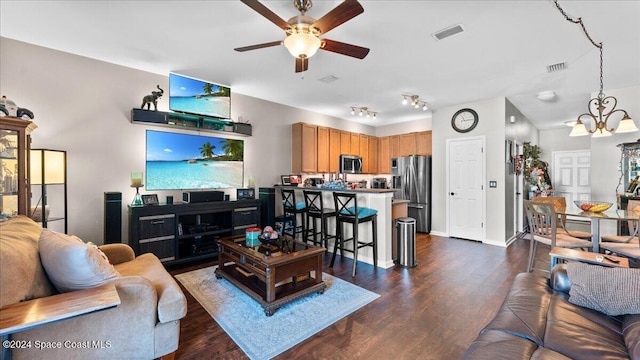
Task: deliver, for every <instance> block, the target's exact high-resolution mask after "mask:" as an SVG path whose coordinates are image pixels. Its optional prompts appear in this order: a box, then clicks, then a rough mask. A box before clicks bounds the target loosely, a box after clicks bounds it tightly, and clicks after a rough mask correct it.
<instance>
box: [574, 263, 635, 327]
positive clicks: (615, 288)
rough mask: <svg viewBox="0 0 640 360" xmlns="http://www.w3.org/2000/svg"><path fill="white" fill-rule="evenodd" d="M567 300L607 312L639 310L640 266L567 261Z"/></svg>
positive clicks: (611, 313) (622, 312) (619, 313)
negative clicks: (628, 266) (608, 265)
mask: <svg viewBox="0 0 640 360" xmlns="http://www.w3.org/2000/svg"><path fill="white" fill-rule="evenodd" d="M567 275H568V276H569V280H570V281H571V290H569V302H570V303H572V304H575V305H578V306H582V307H587V308H590V309H594V310H597V311H600V312H602V313H605V314H607V315H612V316H615V315H625V314H640V269H632V268H609V267H604V266H598V265H589V264H583V263H569V264H567Z"/></svg>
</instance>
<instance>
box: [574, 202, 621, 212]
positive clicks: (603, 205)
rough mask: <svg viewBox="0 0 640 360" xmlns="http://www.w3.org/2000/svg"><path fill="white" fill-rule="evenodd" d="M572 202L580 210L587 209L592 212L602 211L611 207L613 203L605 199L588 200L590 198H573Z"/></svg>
mask: <svg viewBox="0 0 640 360" xmlns="http://www.w3.org/2000/svg"><path fill="white" fill-rule="evenodd" d="M573 203H574V204H576V206H577V207H579V208H580V210H582V211H589V212H594V213H599V212H603V211H605V210H607V209H609V208H610V207H611V205H613V203H610V202H606V201H590V200H574V201H573Z"/></svg>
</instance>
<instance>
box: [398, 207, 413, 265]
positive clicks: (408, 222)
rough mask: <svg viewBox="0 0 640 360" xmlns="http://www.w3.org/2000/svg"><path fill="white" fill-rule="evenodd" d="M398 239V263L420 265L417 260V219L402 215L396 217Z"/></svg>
mask: <svg viewBox="0 0 640 360" xmlns="http://www.w3.org/2000/svg"><path fill="white" fill-rule="evenodd" d="M395 226H396V234H397V236H396V239H397V240H398V242H397V246H398V250H397V251H396V256H397V260H396V263H397V264H398V265H400V266H404V267H414V266H416V265H418V262H417V261H416V219H414V218H410V217H402V218H398V219H396V224H395Z"/></svg>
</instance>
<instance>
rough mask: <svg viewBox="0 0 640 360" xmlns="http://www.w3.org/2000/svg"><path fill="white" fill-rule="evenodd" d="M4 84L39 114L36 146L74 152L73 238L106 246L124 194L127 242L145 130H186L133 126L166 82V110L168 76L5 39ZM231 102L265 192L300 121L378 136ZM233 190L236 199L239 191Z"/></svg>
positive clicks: (164, 105)
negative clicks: (107, 206) (108, 204)
mask: <svg viewBox="0 0 640 360" xmlns="http://www.w3.org/2000/svg"><path fill="white" fill-rule="evenodd" d="M0 79H1V81H0V94H2V95H6V96H7V97H8V98H10V99H12V100H14V101H15V102H16V103H17V104H18V105H19V106H22V107H26V108H28V109H30V110H32V111H33V112H34V114H35V119H34V122H35V123H36V124H37V125H38V128H37V129H36V130H35V131H34V132H33V136H32V139H33V140H32V147H33V148H49V149H56V150H66V151H67V162H68V166H67V168H68V207H69V213H68V221H69V229H68V231H69V233H70V234H75V235H78V236H79V237H80V238H82V239H84V240H85V241H93V242H95V243H98V244H100V243H102V242H103V239H102V238H103V197H104V192H106V191H117V192H122V194H123V195H122V197H123V201H122V202H123V209H122V216H123V224H124V226H123V241H125V242H126V241H127V239H128V225H127V207H126V205H127V204H128V203H130V202H131V200H132V199H133V196H134V194H135V190H134V189H132V188H131V187H130V186H129V181H130V180H129V178H130V174H131V172H133V171H144V168H145V130H146V129H156V130H165V131H176V132H179V131H180V130H179V129H170V128H164V127H154V126H146V125H139V124H132V123H131V122H130V113H131V109H132V108H134V107H139V106H140V104H141V99H142V97H143V96H144V95H146V94H148V93H149V92H150V91H152V90H154V89H155V87H156V84H160V87H162V88H163V89H165V94H166V95H167V96H165V97H164V98H162V99H161V100H160V101H159V106H158V109H159V110H164V111H166V110H167V109H168V93H167V90H168V76H160V75H156V74H152V73H147V72H143V71H139V70H134V69H130V68H126V67H122V66H119V65H114V64H110V63H106V62H102V61H97V60H93V59H89V58H86V57H81V56H77V55H73V54H69V53H64V52H60V51H55V50H51V49H47V48H43V47H38V46H34V45H30V44H26V43H22V42H18V41H15V40H11V39H7V38H2V37H0ZM209 80H210V81H214V82H215V79H209ZM231 86H232V91H233V84H231ZM231 102H232V118H234V119H237V118H238V117H240V116H241V117H242V118H243V121H246V120H249V121H250V122H251V124H252V126H253V136H251V137H242V136H233V135H230V136H229V137H231V138H238V139H242V140H244V141H245V172H244V173H245V183H246V181H247V180H246V179H247V177H248V176H250V175H251V176H254V178H255V180H256V185H257V186H258V187H260V186H271V185H273V184H274V183H278V182H279V181H280V174H287V173H289V172H290V171H291V126H290V125H291V124H292V123H295V122H301V121H304V122H308V123H312V124H318V125H323V126H330V127H334V128H338V129H342V130H348V131H354V132H360V133H365V134H369V135H374V133H375V131H374V128H373V127H371V126H367V125H363V124H359V123H355V122H350V121H345V120H342V119H337V118H333V117H329V116H326V115H321V114H317V113H312V112H308V111H303V110H300V109H296V108H292V107H288V106H283V105H279V104H275V103H271V102H268V101H264V100H260V99H256V98H252V97H248V96H244V95H240V94H236V93H232V99H231ZM203 134H204V135H207V134H209V135H215V134H212V133H203ZM141 192H142V193H144V189H142V191H141ZM228 192H229V193H230V194H231V195H232V198H233V197H235V190H233V191H231V190H229V191H228ZM154 193H157V194H158V196H159V197H160V199H164V197H165V196H166V195H174V197H176V198H177V199H181V192H179V191H177V192H168V191H154ZM36 200H37V199H33V201H34V202H35V201H36ZM50 206H55V204H50Z"/></svg>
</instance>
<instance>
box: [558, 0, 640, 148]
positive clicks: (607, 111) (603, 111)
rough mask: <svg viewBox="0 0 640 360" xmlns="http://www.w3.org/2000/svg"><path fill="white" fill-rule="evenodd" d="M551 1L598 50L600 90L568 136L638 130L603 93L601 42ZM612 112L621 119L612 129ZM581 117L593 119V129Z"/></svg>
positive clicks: (613, 99) (612, 100)
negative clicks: (610, 123) (578, 26)
mask: <svg viewBox="0 0 640 360" xmlns="http://www.w3.org/2000/svg"><path fill="white" fill-rule="evenodd" d="M553 2H554V4H555V5H556V8H557V9H558V10H559V11H560V13H561V14H562V15H563V16H564V18H565V19H566V20H567V21H569V22H572V23H574V24H579V25H580V27H582V31H583V32H584V34H585V36H586V37H587V39H589V41H590V42H591V44H593V46H595V47H597V48H598V49H599V50H600V92H598V95H597V96H596V97H595V98H593V99H591V100H589V104H588V107H587V109H588V110H589V112H588V113H584V114H582V115H580V116H578V119H577V120H576V124H575V125H574V126H573V129H572V130H571V133H570V134H569V136H584V135H589V134H592V137H605V136H611V133H613V132H614V131H615V132H616V133H626V132H634V131H638V128H637V127H636V124H635V123H634V122H633V120H632V119H631V117H630V116H629V114H627V112H626V111H625V110H622V109H616V106H617V105H618V100H617V99H616V98H615V97H613V96H606V95H605V94H604V91H603V90H602V89H603V76H602V69H603V66H602V42H600V43H596V42H595V41H593V39H592V38H591V36H590V35H589V33H588V32H587V29H586V28H585V26H584V23H583V22H582V18H578V19H573V18H571V17H570V16H569V15H567V13H565V12H564V10H562V8H561V7H560V5H559V4H558V0H554V1H553ZM614 114H621V115H622V119H621V120H620V122H618V127H617V128H616V129H614V128H613V127H609V125H608V122H609V119H610V118H611V115H614ZM583 119H584V121H586V122H587V123H591V121H593V124H594V126H593V129H587V127H586V126H585V124H584V122H583V121H582V120H583Z"/></svg>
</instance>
